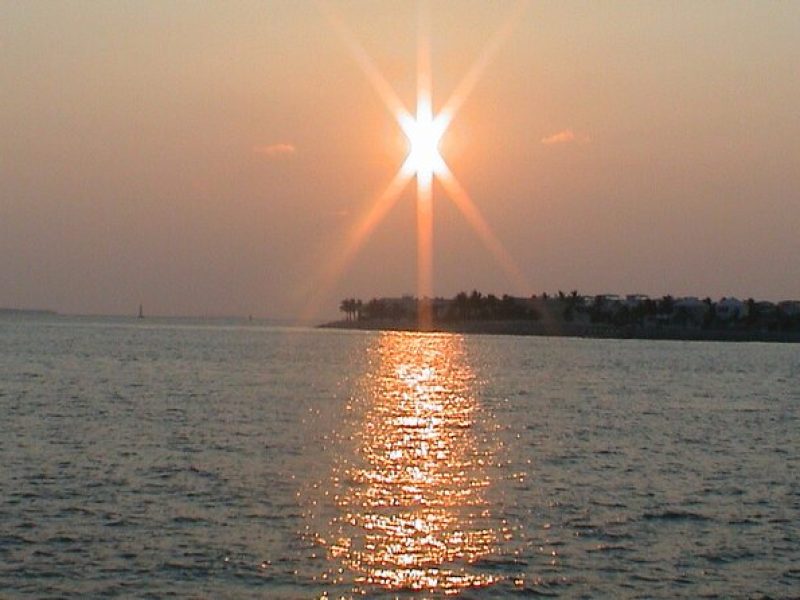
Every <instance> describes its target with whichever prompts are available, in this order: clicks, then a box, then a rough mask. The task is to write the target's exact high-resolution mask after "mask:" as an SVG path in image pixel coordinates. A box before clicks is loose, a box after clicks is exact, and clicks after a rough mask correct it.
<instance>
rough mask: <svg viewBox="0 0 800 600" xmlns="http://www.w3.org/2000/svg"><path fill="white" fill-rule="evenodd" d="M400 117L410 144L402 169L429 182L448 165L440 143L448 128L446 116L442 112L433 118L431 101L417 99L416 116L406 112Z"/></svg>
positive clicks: (401, 125)
mask: <svg viewBox="0 0 800 600" xmlns="http://www.w3.org/2000/svg"><path fill="white" fill-rule="evenodd" d="M399 121H400V127H401V128H402V129H403V133H405V135H406V137H407V138H408V143H409V146H410V149H409V153H408V157H407V158H406V161H405V163H403V171H404V173H406V174H407V175H409V176H411V175H415V174H416V176H417V178H419V180H420V181H424V182H426V183H430V182H431V180H432V179H433V175H434V174H440V173H442V172H444V170H445V169H446V165H445V162H444V159H443V158H442V155H441V154H440V153H439V143H440V142H441V139H442V135H444V131H445V129H446V128H447V120H446V119H445V118H443V116H442V115H437V116H436V117H435V118H434V116H433V111H432V109H431V103H430V101H427V100H425V99H418V100H417V116H416V118H414V117H412V116H411V115H409V114H405V115H401V116H400V117H399Z"/></svg>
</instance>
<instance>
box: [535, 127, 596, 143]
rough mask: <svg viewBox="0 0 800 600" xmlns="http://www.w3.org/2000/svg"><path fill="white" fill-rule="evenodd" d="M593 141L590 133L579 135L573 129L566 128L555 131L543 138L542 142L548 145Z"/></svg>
mask: <svg viewBox="0 0 800 600" xmlns="http://www.w3.org/2000/svg"><path fill="white" fill-rule="evenodd" d="M591 141H592V138H590V137H589V136H588V135H577V134H576V133H575V132H574V131H572V129H564V130H563V131H559V132H558V133H554V134H552V135H548V136H547V137H543V138H542V143H543V144H546V145H548V146H549V145H552V144H569V143H573V142H577V143H581V144H588V143H589V142H591Z"/></svg>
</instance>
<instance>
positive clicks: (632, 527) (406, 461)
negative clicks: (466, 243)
mask: <svg viewBox="0 0 800 600" xmlns="http://www.w3.org/2000/svg"><path fill="white" fill-rule="evenodd" d="M799 407H800V347H798V346H797V345H775V344H756V343H753V344H728V343H697V342H695V343H682V342H645V341H614V340H574V339H565V338H519V337H490V336H457V335H416V334H395V333H362V332H336V331H319V330H303V329H280V328H270V327H266V326H258V325H248V324H246V323H235V322H202V321H187V320H150V319H145V320H143V321H136V320H124V319H116V320H115V319H89V318H67V317H41V318H8V317H6V318H0V415H2V419H0V461H1V462H2V469H0V491H2V494H1V495H0V525H1V527H0V596H3V597H36V598H40V597H103V596H106V597H108V596H115V595H116V596H122V597H131V596H133V597H153V598H161V597H167V596H172V597H213V598H253V597H263V598H316V597H320V596H322V595H324V594H327V595H328V596H331V597H341V596H344V597H351V596H356V595H358V596H360V595H362V594H366V595H367V596H368V597H373V596H378V597H395V596H401V597H437V596H445V595H449V594H457V595H460V596H461V597H464V598H495V597H503V596H510V597H513V596H555V597H648V598H649V597H703V596H705V597H721V598H727V597H764V596H769V597H792V596H794V597H797V596H798V595H800V591H799V590H800V566H798V565H800V475H799V474H798V473H800V419H799V418H798V417H799V415H800V408H799Z"/></svg>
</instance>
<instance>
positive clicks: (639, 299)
mask: <svg viewBox="0 0 800 600" xmlns="http://www.w3.org/2000/svg"><path fill="white" fill-rule="evenodd" d="M647 300H650V296H648V295H647V294H628V295H627V296H625V301H624V302H623V303H622V304H623V305H624V306H627V307H628V308H638V307H639V306H641V305H642V304H644V303H645V302H646V301H647Z"/></svg>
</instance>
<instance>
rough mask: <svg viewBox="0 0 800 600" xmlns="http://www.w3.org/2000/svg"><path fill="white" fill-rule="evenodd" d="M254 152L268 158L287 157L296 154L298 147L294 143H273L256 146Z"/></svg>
mask: <svg viewBox="0 0 800 600" xmlns="http://www.w3.org/2000/svg"><path fill="white" fill-rule="evenodd" d="M253 152H255V153H256V154H260V155H261V156H266V157H267V158H286V157H289V156H293V155H294V154H296V153H297V148H295V147H294V146H293V145H292V144H271V145H268V146H266V145H264V146H255V147H254V148H253Z"/></svg>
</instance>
